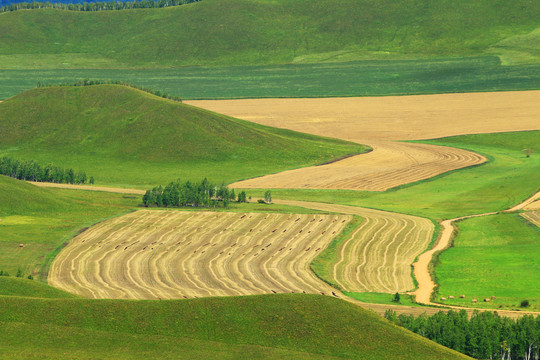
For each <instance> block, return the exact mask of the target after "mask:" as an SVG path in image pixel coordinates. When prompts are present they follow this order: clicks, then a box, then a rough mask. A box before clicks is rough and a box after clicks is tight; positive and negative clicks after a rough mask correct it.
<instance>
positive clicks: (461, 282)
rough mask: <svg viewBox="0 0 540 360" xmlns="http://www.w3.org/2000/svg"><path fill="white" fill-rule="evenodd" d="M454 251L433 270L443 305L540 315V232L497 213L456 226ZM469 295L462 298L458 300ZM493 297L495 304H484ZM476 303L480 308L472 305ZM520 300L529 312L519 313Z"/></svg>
mask: <svg viewBox="0 0 540 360" xmlns="http://www.w3.org/2000/svg"><path fill="white" fill-rule="evenodd" d="M456 225H457V227H458V229H459V232H458V235H457V237H456V238H455V239H454V243H453V246H452V247H451V248H450V249H448V250H446V251H445V252H443V253H442V254H441V255H440V256H439V263H438V265H437V267H436V269H435V273H436V277H437V281H438V283H439V288H438V294H437V300H438V299H439V297H441V296H444V297H446V298H448V295H454V296H455V299H449V300H446V301H442V303H445V304H452V305H462V306H472V307H482V308H493V309H508V308H511V309H521V310H533V311H538V310H540V290H539V289H540V283H539V281H540V279H539V278H538V276H536V275H537V274H539V273H540V261H539V260H538V259H539V255H540V228H539V227H538V226H536V225H533V224H532V223H529V222H528V221H527V220H525V219H523V218H522V217H521V216H519V214H498V215H491V216H485V217H479V218H472V219H466V220H463V221H460V222H458V223H457V224H456ZM461 294H463V295H466V298H465V299H460V298H459V295H461ZM492 296H495V297H496V299H495V300H491V301H490V302H488V303H485V302H483V300H484V299H485V298H490V299H491V297H492ZM472 299H477V300H478V303H477V304H473V303H472V302H471V300H472ZM522 300H528V301H529V303H530V306H529V307H526V308H521V307H520V304H521V301H522Z"/></svg>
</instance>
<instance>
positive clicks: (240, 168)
mask: <svg viewBox="0 0 540 360" xmlns="http://www.w3.org/2000/svg"><path fill="white" fill-rule="evenodd" d="M0 133H9V134H10V136H9V137H2V138H0V154H5V155H9V156H13V157H17V158H20V159H27V160H30V159H33V160H36V161H38V162H40V163H42V164H46V163H50V162H51V163H54V164H55V165H58V166H61V167H74V168H77V169H81V170H84V171H86V173H87V174H88V175H93V176H94V177H95V179H96V181H97V183H99V184H112V185H120V186H138V187H142V188H145V187H148V186H150V185H152V186H154V185H157V184H165V183H168V182H169V181H172V180H174V179H177V178H182V179H183V180H188V179H190V180H201V179H202V178H204V177H208V178H209V179H211V180H213V181H216V182H219V181H222V180H223V181H226V182H229V181H233V180H238V179H243V178H248V177H253V176H258V175H263V174H267V173H272V172H277V171H281V170H285V169H290V168H296V167H301V166H307V165H313V164H317V163H322V162H325V161H328V160H332V159H334V158H339V157H342V156H344V155H346V154H351V153H358V152H362V151H365V149H366V148H365V147H362V146H359V145H357V144H352V143H347V142H344V141H341V140H333V139H324V138H320V137H316V136H312V135H306V134H301V133H297V132H292V131H288V130H281V129H275V128H269V127H265V126H260V125H256V124H253V123H249V122H246V121H242V120H237V119H233V118H229V117H226V116H223V115H219V114H215V113H211V112H209V111H206V110H202V109H198V108H194V107H192V106H188V105H183V104H180V103H177V102H174V101H170V100H164V99H162V98H158V97H155V96H153V95H150V94H147V93H144V92H141V91H138V90H134V89H131V88H127V87H123V86H117V85H98V86H87V87H54V88H40V89H34V90H31V91H28V92H25V93H23V94H21V95H18V96H16V97H14V98H11V99H10V100H8V101H6V102H4V103H1V104H0Z"/></svg>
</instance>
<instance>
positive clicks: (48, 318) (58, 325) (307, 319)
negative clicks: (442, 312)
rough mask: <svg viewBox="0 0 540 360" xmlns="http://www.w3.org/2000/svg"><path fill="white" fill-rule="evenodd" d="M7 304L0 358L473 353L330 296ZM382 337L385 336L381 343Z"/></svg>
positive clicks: (0, 300)
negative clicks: (443, 344) (445, 345)
mask: <svg viewBox="0 0 540 360" xmlns="http://www.w3.org/2000/svg"><path fill="white" fill-rule="evenodd" d="M25 281H28V280H25ZM20 286H21V287H24V285H20ZM0 306H1V308H2V312H0V329H1V330H2V334H4V336H2V338H1V339H0V349H2V350H4V351H2V352H1V353H0V354H1V355H0V358H10V357H13V356H15V357H21V356H24V357H25V358H55V359H63V358H73V357H85V356H86V357H88V356H90V357H95V356H97V355H99V356H100V357H102V358H105V359H114V358H120V359H147V358H159V357H158V354H161V355H160V356H168V355H171V356H174V357H175V358H193V357H196V358H200V357H205V358H206V357H208V358H210V359H213V358H215V359H218V358H238V357H239V356H240V357H248V358H253V359H271V358H291V359H293V358H301V359H302V358H306V359H308V358H309V359H337V358H358V354H362V358H363V359H367V360H370V359H380V358H384V357H390V358H395V359H398V358H399V359H404V360H406V359H417V358H418V356H421V357H422V358H423V359H448V360H451V359H466V358H467V357H466V356H464V355H461V354H458V353H456V352H454V351H451V350H448V349H446V348H443V347H441V346H439V345H436V344H434V343H432V342H430V341H428V340H426V339H423V338H421V337H420V336H418V335H415V334H412V333H410V332H408V331H406V330H403V329H401V328H398V327H396V326H395V325H392V324H390V323H389V322H387V321H386V320H384V319H382V318H380V317H379V316H378V315H376V314H373V313H371V312H369V311H367V310H364V309H362V308H360V307H358V306H355V305H353V304H349V303H346V302H344V301H342V300H338V299H335V298H333V297H328V296H317V295H306V294H278V295H262V296H247V297H224V298H203V299H188V300H168V301H165V300H163V301H129V300H127V301H126V300H88V299H31V298H23V297H14V296H0ZM368 328H369V329H370V331H365V329H368ZM19 335H21V336H19ZM29 338H31V339H32V341H29V340H28V339H29ZM51 340H54V341H51ZM378 343H384V344H386V345H385V346H384V347H382V346H373V344H378Z"/></svg>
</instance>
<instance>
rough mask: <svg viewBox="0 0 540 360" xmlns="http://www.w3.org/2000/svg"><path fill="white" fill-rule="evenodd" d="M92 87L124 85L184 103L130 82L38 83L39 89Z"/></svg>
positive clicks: (173, 97) (175, 97)
mask: <svg viewBox="0 0 540 360" xmlns="http://www.w3.org/2000/svg"><path fill="white" fill-rule="evenodd" d="M92 85H123V86H128V87H130V88H133V89H137V90H141V91H144V92H147V93H149V94H152V95H156V96H159V97H162V98H164V99H169V100H174V101H178V102H182V99H181V98H180V97H178V96H174V95H169V94H167V93H164V92H162V91H159V90H154V89H151V88H147V87H144V86H139V85H135V84H132V83H130V82H127V81H121V80H90V79H85V80H79V81H77V82H75V83H58V84H56V83H50V84H49V83H42V82H38V83H37V87H38V88H43V87H52V86H92Z"/></svg>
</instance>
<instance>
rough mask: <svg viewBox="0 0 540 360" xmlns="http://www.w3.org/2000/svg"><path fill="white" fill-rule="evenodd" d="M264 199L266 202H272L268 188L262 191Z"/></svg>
mask: <svg viewBox="0 0 540 360" xmlns="http://www.w3.org/2000/svg"><path fill="white" fill-rule="evenodd" d="M264 201H265V202H266V203H267V204H270V203H271V202H272V194H271V193H270V190H268V191H267V192H265V193H264Z"/></svg>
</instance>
